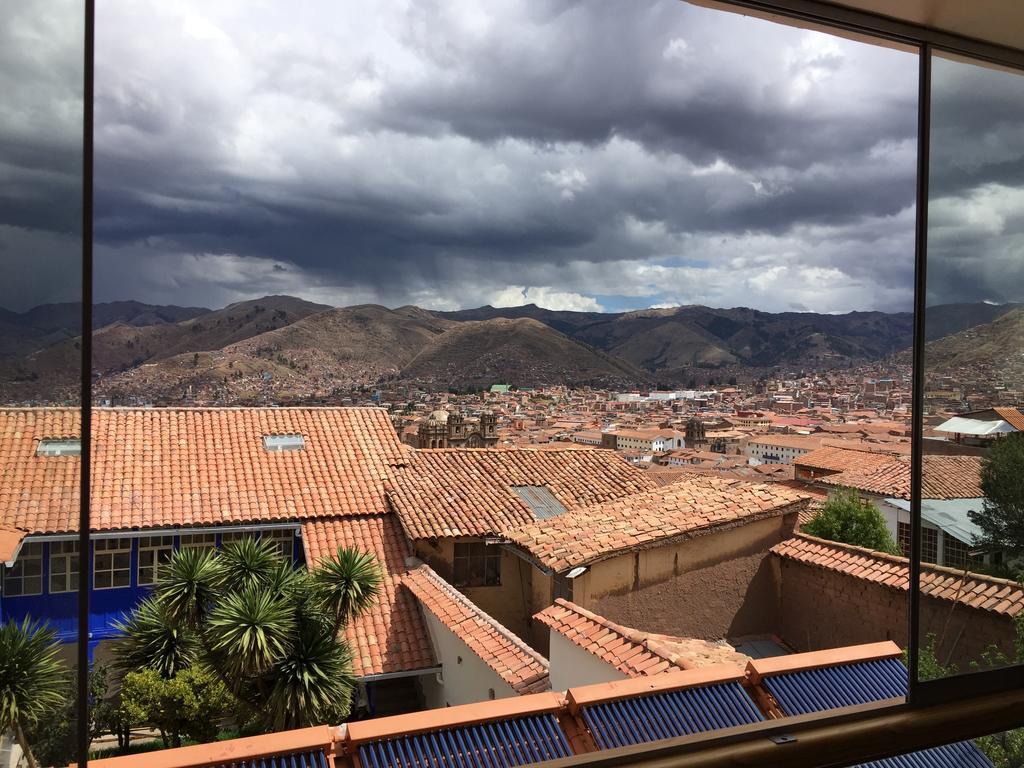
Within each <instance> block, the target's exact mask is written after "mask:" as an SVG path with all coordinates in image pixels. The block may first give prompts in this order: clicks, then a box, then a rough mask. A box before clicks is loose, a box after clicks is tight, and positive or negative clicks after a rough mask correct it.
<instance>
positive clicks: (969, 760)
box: [854, 741, 992, 768]
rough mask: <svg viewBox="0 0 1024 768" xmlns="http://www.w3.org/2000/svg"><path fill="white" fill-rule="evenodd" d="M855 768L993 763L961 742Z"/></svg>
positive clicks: (965, 767) (976, 767)
mask: <svg viewBox="0 0 1024 768" xmlns="http://www.w3.org/2000/svg"><path fill="white" fill-rule="evenodd" d="M854 768H992V763H990V762H989V760H988V758H987V757H985V755H984V754H982V752H981V750H980V749H978V748H977V747H976V746H974V744H973V743H971V742H969V741H961V742H958V743H956V744H945V745H943V746H941V747H933V748H931V749H922V750H921V751H919V752H911V753H910V754H909V755H899V756H897V757H887V758H886V759H884V760H873V761H872V762H870V763H861V764H860V765H857V766H854Z"/></svg>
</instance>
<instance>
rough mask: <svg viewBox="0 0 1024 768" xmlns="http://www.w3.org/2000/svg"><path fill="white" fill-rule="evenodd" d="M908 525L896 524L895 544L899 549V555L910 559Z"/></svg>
mask: <svg viewBox="0 0 1024 768" xmlns="http://www.w3.org/2000/svg"><path fill="white" fill-rule="evenodd" d="M910 539H911V536H910V523H900V522H897V523H896V544H897V546H899V548H900V554H901V555H903V556H904V557H910Z"/></svg>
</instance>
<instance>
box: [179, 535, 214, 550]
mask: <svg viewBox="0 0 1024 768" xmlns="http://www.w3.org/2000/svg"><path fill="white" fill-rule="evenodd" d="M216 548H217V534H216V533H183V534H182V535H181V549H216Z"/></svg>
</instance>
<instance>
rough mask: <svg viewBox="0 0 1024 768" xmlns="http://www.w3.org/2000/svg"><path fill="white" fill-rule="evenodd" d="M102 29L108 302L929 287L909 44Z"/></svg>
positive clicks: (170, 18)
mask: <svg viewBox="0 0 1024 768" xmlns="http://www.w3.org/2000/svg"><path fill="white" fill-rule="evenodd" d="M142 30H144V31H145V32H146V34H145V35H142V34H140V32H141V31H142ZM98 34H99V39H98V60H97V88H98V90H97V101H96V105H97V125H98V130H97V152H98V156H97V173H98V179H97V182H98V186H97V195H98V197H97V213H98V220H97V233H98V236H99V238H100V240H101V243H102V245H103V248H101V251H100V253H101V259H100V262H99V269H100V274H99V282H98V286H97V287H98V291H99V294H100V296H101V297H102V298H127V297H133V298H144V299H149V300H157V299H159V300H160V301H161V302H168V301H178V302H181V303H190V304H196V303H201V304H208V305H209V304H217V303H224V302H225V301H228V300H234V299H238V298H242V297H244V296H250V295H255V294H257V293H261V292H264V293H267V292H287V291H291V292H299V293H303V294H304V295H309V296H310V297H311V298H315V299H317V300H320V301H329V302H333V303H347V302H349V301H355V300H360V301H365V300H373V301H381V302H383V303H388V304H403V303H420V304H426V305H430V306H437V307H453V306H468V305H473V304H479V303H484V302H485V301H492V302H493V301H514V300H515V297H517V296H518V297H520V298H521V299H524V300H525V299H529V298H531V297H534V296H543V297H544V298H545V299H546V300H549V301H551V302H562V303H563V304H564V305H565V306H569V305H572V306H577V307H582V306H591V305H594V304H595V303H596V302H595V299H594V297H596V296H602V297H613V298H612V299H608V298H605V299H602V301H604V302H605V305H606V308H618V307H640V306H649V305H651V304H657V303H672V302H684V301H685V302H706V303H712V304H716V303H717V304H738V303H746V304H755V305H758V306H764V307H765V308H769V309H787V308H790V307H791V306H805V307H807V308H809V309H814V310H819V311H821V310H825V311H828V310H836V311H841V310H849V309H856V308H861V309H870V308H878V309H905V308H908V307H909V304H910V297H911V295H912V287H911V286H912V274H913V265H912V252H913V237H912V232H913V212H912V206H913V198H914V168H915V151H916V150H915V130H916V92H915V89H916V72H917V66H916V60H915V58H914V57H913V56H911V55H909V54H905V53H900V52H896V51H891V50H887V49H881V48H875V47H871V46H866V45H861V44H856V43H852V42H848V41H845V40H839V39H836V38H830V37H828V36H824V35H819V34H815V33H809V32H805V31H801V30H796V29H791V28H787V27H781V26H778V25H773V24H770V23H767V22H761V21H756V20H751V19H746V18H742V17H739V16H735V15H732V14H727V13H720V12H715V11H708V10H705V9H699V8H694V7H690V6H688V5H685V4H682V3H678V2H674V0H662V1H661V2H655V1H654V0H648V2H643V3H620V2H586V3H556V2H513V1H512V0H509V1H508V2H496V3H490V4H487V5H486V6H481V5H478V4H475V3H458V2H454V1H452V0H446V2H436V3H416V4H413V5H412V6H410V7H407V8H401V7H399V6H397V5H394V6H393V5H391V4H387V3H385V4H370V5H366V6H363V5H358V4H349V3H343V4H334V3H331V4H327V3H324V4H308V5H306V4H304V5H303V6H302V7H300V8H297V9H296V8H292V9H282V8H279V7H276V6H273V5H271V6H260V7H256V8H254V7H252V6H250V5H249V4H242V3H219V4H217V5H216V6H209V5H207V4H199V3H185V4H173V5H170V6H169V5H167V4H157V3H149V4H144V3H131V4H129V3H120V2H111V3H105V4H104V5H103V6H102V7H101V9H100V17H99V19H98ZM982 101H983V102H984V101H985V100H984V99H982ZM1000 109H1003V110H1005V112H1006V119H1007V123H1006V124H1007V126H1009V127H1011V128H1012V127H1013V126H1014V125H1016V123H1015V122H1014V121H1015V120H1017V115H1016V111H1015V110H1014V109H1007V108H1005V107H1000ZM979 112H982V110H980V109H977V110H975V112H974V113H972V115H971V117H970V119H971V120H977V121H980V122H979V125H981V126H988V125H989V123H988V122H986V120H985V118H983V117H979V116H978V115H979ZM963 130H970V129H969V128H964V129H963ZM986 162H987V161H986ZM987 167H988V169H989V170H987V171H986V173H988V174H989V176H988V178H989V179H990V180H991V178H992V173H991V169H992V168H997V169H998V172H999V173H1004V174H1005V175H1006V178H1007V182H1013V183H1014V184H1015V183H1016V181H1015V179H1016V177H1015V172H1011V171H1010V170H1009V169H1008V166H1007V165H1006V161H1005V159H1001V160H999V162H998V163H996V164H994V165H993V164H992V163H990V164H989V165H988V166H987ZM975 172H976V171H972V170H970V169H967V170H966V171H963V173H975ZM950 178H951V181H950V195H953V196H955V195H956V194H959V191H962V190H969V189H970V188H972V187H973V186H974V182H973V181H971V182H970V183H969V184H963V183H962V180H959V181H958V180H957V179H953V178H952V177H950ZM615 297H617V298H615ZM609 302H612V304H614V307H613V306H612V304H609Z"/></svg>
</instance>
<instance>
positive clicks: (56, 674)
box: [0, 618, 68, 768]
mask: <svg viewBox="0 0 1024 768" xmlns="http://www.w3.org/2000/svg"><path fill="white" fill-rule="evenodd" d="M59 649H60V644H59V643H58V642H57V637H56V633H55V632H54V631H53V630H52V629H50V628H48V627H45V626H43V625H41V624H39V623H37V622H33V621H31V620H30V619H27V618H26V619H25V620H24V621H23V622H22V623H21V624H18V623H16V622H10V623H7V624H3V625H0V732H6V731H14V737H15V738H16V739H17V741H18V744H19V746H20V747H21V749H22V751H23V752H24V753H25V759H26V761H27V762H28V765H29V768H37V765H38V763H37V762H36V758H35V755H34V754H33V753H32V747H31V746H30V745H29V743H28V739H26V738H25V728H27V727H28V726H30V725H34V724H36V723H38V722H39V721H40V720H42V719H43V718H44V717H46V716H47V715H49V714H50V713H52V712H54V711H55V710H57V709H58V708H60V706H61V704H62V703H63V702H64V698H65V696H66V695H67V683H68V674H67V669H66V667H65V666H64V664H63V663H62V662H61V661H60V658H59V657H58V653H59Z"/></svg>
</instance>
